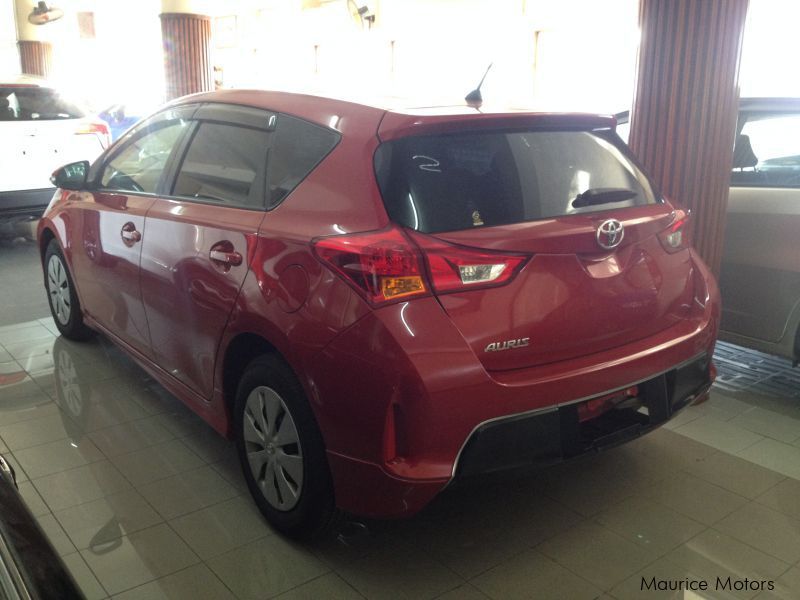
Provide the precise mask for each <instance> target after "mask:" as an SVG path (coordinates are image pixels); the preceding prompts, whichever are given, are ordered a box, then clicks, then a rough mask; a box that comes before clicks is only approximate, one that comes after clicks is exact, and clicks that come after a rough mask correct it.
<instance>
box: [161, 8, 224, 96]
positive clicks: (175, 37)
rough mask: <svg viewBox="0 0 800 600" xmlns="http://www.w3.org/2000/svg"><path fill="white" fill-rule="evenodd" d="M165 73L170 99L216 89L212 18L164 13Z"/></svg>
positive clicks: (162, 25)
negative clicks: (212, 49) (212, 53)
mask: <svg viewBox="0 0 800 600" xmlns="http://www.w3.org/2000/svg"><path fill="white" fill-rule="evenodd" d="M161 35H162V38H163V43H164V71H165V74H166V78H167V99H168V100H172V99H173V98H178V97H179V96H185V95H186V94H194V93H196V92H207V91H210V90H213V89H214V78H213V74H212V70H211V18H210V17H206V16H204V15H192V14H185V13H163V14H162V15H161Z"/></svg>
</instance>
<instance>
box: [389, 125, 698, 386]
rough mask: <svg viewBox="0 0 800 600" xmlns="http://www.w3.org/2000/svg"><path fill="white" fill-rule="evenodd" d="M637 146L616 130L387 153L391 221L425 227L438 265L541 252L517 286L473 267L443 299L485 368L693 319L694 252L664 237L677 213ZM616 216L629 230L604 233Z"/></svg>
mask: <svg viewBox="0 0 800 600" xmlns="http://www.w3.org/2000/svg"><path fill="white" fill-rule="evenodd" d="M626 152H627V150H626V149H625V148H624V146H623V145H622V144H621V142H620V141H619V140H618V138H617V137H616V135H615V134H614V133H613V132H612V131H610V130H608V129H606V130H599V131H569V130H565V131H554V130H522V131H503V130H500V131H497V130H488V131H485V132H475V133H460V134H448V135H435V136H424V135H422V136H415V137H408V138H401V139H398V140H395V141H393V142H388V143H386V144H384V145H382V146H381V148H380V149H379V151H378V155H377V157H376V168H377V173H378V178H379V184H380V186H381V189H382V192H383V197H384V201H385V203H386V205H387V209H388V212H389V214H390V217H391V218H392V220H393V221H395V222H397V223H400V224H402V225H405V226H406V227H408V228H410V229H412V230H415V231H416V232H417V233H412V237H413V239H415V240H416V241H417V243H418V244H419V245H420V246H421V247H422V249H423V252H424V253H425V254H426V256H427V260H428V265H429V270H430V271H431V272H433V271H434V270H435V269H436V268H437V267H436V265H435V264H434V263H433V258H432V257H433V256H434V254H435V253H440V254H441V255H442V256H443V257H444V261H445V262H447V261H450V262H451V263H453V264H455V263H454V261H455V260H457V258H455V259H453V258H449V257H448V252H450V253H453V255H454V256H456V257H457V255H458V252H459V250H458V249H459V248H462V247H466V248H467V249H475V248H478V249H481V250H485V251H488V253H489V256H490V257H491V253H492V252H496V253H498V255H497V256H498V260H497V262H498V264H501V263H502V262H503V260H502V253H518V254H524V255H528V256H530V257H531V258H530V259H529V260H528V261H527V263H526V264H525V265H524V267H522V269H521V270H520V271H519V272H518V273H517V275H516V277H514V278H513V279H512V280H511V282H510V283H508V284H505V285H500V286H496V287H491V286H488V287H487V286H481V285H477V286H475V288H476V289H471V287H470V285H471V284H470V283H467V282H468V281H469V280H468V276H471V274H469V273H462V280H463V281H464V282H465V284H464V285H463V286H461V287H456V288H455V289H453V291H450V292H449V293H440V294H438V299H439V302H440V303H441V305H442V306H443V307H444V309H445V310H446V311H447V313H448V315H449V316H450V318H451V319H452V320H453V322H454V323H455V324H456V325H457V326H458V328H459V329H460V331H461V333H462V334H463V335H464V338H465V339H466V340H467V341H468V342H469V343H470V344H471V346H472V348H473V349H474V351H475V353H476V355H477V356H478V357H479V358H480V359H481V361H482V362H483V364H484V365H485V366H486V368H487V369H490V370H505V369H515V368H521V367H528V366H534V365H540V364H545V363H548V362H554V361H559V360H565V359H569V358H574V357H578V356H582V355H585V354H591V353H595V352H600V351H602V350H605V349H608V348H613V347H616V346H619V345H622V344H626V343H629V342H632V341H635V340H637V339H640V338H644V337H647V336H649V335H652V334H654V333H656V332H658V331H660V330H662V329H665V328H668V327H670V326H671V325H674V324H675V323H677V322H678V321H679V320H680V319H681V318H682V317H683V316H685V314H686V311H687V310H688V306H689V304H690V300H691V298H692V293H693V285H692V266H691V261H690V258H689V254H688V252H674V253H668V252H666V251H665V249H664V248H663V247H662V244H661V242H660V241H659V238H658V236H657V234H658V233H659V232H662V231H663V230H664V229H665V228H667V227H668V226H669V225H670V224H671V223H672V221H673V219H674V218H675V214H674V211H673V209H672V207H671V206H670V205H669V204H668V203H666V202H664V201H662V200H661V199H659V198H658V197H657V196H656V195H655V194H654V192H653V190H652V189H651V187H650V184H649V183H648V181H647V179H646V177H645V176H644V175H643V174H642V173H641V171H640V170H639V168H638V167H637V166H636V165H635V164H634V162H633V161H632V160H631V159H630V158H629V157H628V156H627V154H626ZM578 199H582V200H578ZM615 221H618V222H619V224H621V225H622V227H623V228H624V233H621V234H620V235H621V237H619V238H618V239H614V240H611V243H609V239H608V237H607V236H606V235H605V234H603V233H602V231H601V232H599V231H598V230H601V226H603V224H604V223H605V224H606V229H608V227H609V223H611V224H612V225H613V227H617V225H618V224H615ZM439 242H445V243H446V244H448V245H449V246H448V247H447V248H449V249H447V248H445V249H441V248H437V244H438V243H439ZM601 242H602V243H603V244H606V245H609V246H612V247H610V248H604V247H602V245H601ZM466 252H468V250H467V251H466ZM465 256H468V255H467V254H465ZM489 262H491V261H489ZM489 277H491V276H489ZM434 279H435V276H434ZM489 281H491V279H489ZM434 286H436V283H435V281H434ZM477 288H481V289H477ZM504 350H513V351H508V352H506V351H504Z"/></svg>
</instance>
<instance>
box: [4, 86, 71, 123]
mask: <svg viewBox="0 0 800 600" xmlns="http://www.w3.org/2000/svg"><path fill="white" fill-rule="evenodd" d="M85 114H86V113H85V112H84V111H83V109H81V108H80V107H79V106H78V105H77V104H74V103H73V102H70V101H69V100H65V99H64V98H62V97H61V96H60V95H59V93H58V92H56V91H55V90H51V89H48V88H39V87H14V86H9V87H0V121H52V120H57V119H78V118H80V117H83V116H85Z"/></svg>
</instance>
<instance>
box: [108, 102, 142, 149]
mask: <svg viewBox="0 0 800 600" xmlns="http://www.w3.org/2000/svg"><path fill="white" fill-rule="evenodd" d="M151 112H152V111H151V110H144V109H142V108H137V107H135V106H133V107H132V106H130V105H128V104H112V105H111V106H109V107H107V108H105V109H103V110H102V111H100V112H99V113H98V114H97V116H98V117H100V118H101V119H103V121H105V122H106V123H108V128H109V130H110V131H111V141H112V142H113V141H116V140H117V138H119V136H121V135H122V134H123V133H125V132H126V131H128V129H130V128H131V127H133V126H134V125H135V124H136V123H137V122H138V121H139V120H140V119H141V118H142V117H144V116H145V115H149V114H150V113H151Z"/></svg>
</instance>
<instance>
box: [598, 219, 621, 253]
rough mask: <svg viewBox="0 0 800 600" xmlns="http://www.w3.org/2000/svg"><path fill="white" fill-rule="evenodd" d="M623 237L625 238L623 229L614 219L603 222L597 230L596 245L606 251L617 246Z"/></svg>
mask: <svg viewBox="0 0 800 600" xmlns="http://www.w3.org/2000/svg"><path fill="white" fill-rule="evenodd" d="M623 237H625V228H624V227H623V226H622V223H620V222H619V221H617V220H616V219H608V220H607V221H603V222H602V223H601V224H600V227H598V228H597V243H598V244H600V247H601V248H605V249H606V250H611V249H612V248H616V247H617V246H619V244H620V242H621V241H622V238H623Z"/></svg>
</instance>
